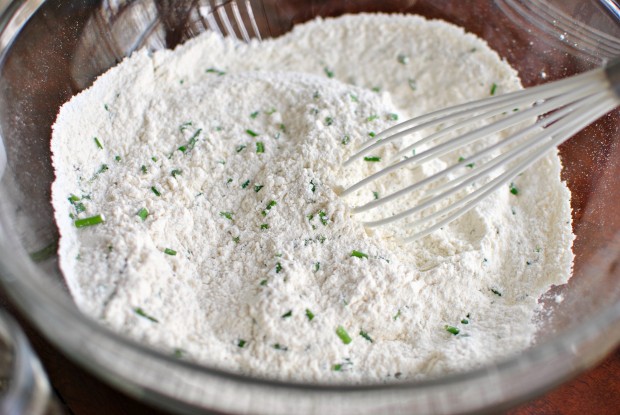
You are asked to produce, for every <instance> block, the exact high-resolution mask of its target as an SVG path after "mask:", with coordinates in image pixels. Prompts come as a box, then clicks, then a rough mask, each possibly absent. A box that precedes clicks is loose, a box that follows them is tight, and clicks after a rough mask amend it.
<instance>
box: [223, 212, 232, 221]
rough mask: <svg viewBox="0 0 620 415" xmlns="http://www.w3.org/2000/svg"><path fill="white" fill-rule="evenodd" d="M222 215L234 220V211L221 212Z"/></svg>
mask: <svg viewBox="0 0 620 415" xmlns="http://www.w3.org/2000/svg"><path fill="white" fill-rule="evenodd" d="M220 216H222V217H224V218H226V219H228V220H233V213H232V212H220Z"/></svg>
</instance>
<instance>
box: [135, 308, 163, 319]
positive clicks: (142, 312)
mask: <svg viewBox="0 0 620 415" xmlns="http://www.w3.org/2000/svg"><path fill="white" fill-rule="evenodd" d="M133 311H134V312H135V313H136V314H137V315H139V316H140V317H144V318H146V319H148V320H151V321H152V322H153V323H159V320H157V319H156V318H154V317H151V316H149V315H148V314H146V313H145V312H144V310H142V309H141V308H140V307H136V308H134V309H133Z"/></svg>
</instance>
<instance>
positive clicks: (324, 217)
mask: <svg viewBox="0 0 620 415" xmlns="http://www.w3.org/2000/svg"><path fill="white" fill-rule="evenodd" d="M318 215H319V219H320V220H321V223H322V224H323V226H327V222H328V219H327V214H326V213H325V212H323V211H322V210H319V212H318Z"/></svg>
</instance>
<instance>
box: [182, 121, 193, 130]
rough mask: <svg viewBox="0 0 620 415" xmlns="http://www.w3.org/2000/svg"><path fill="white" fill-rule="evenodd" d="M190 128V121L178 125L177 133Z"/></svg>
mask: <svg viewBox="0 0 620 415" xmlns="http://www.w3.org/2000/svg"><path fill="white" fill-rule="evenodd" d="M191 126H192V122H191V121H186V122H184V123H183V124H181V125H179V131H181V132H183V131H185V130H187V129H188V128H189V127H191Z"/></svg>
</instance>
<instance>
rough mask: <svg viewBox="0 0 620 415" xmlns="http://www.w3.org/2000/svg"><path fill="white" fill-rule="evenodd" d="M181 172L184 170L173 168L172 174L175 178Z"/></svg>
mask: <svg viewBox="0 0 620 415" xmlns="http://www.w3.org/2000/svg"><path fill="white" fill-rule="evenodd" d="M181 173H183V171H182V170H179V169H174V170H172V171H171V172H170V174H171V175H172V177H175V178H176V177H177V176H178V175H180V174H181Z"/></svg>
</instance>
